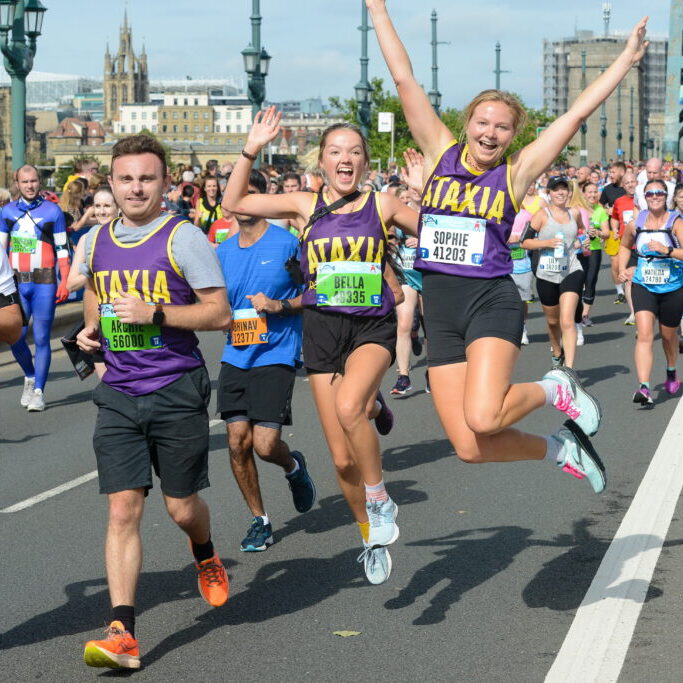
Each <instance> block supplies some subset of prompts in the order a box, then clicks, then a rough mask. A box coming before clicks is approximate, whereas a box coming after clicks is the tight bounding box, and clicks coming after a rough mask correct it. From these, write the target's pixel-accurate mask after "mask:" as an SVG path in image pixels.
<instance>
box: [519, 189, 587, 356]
mask: <svg viewBox="0 0 683 683" xmlns="http://www.w3.org/2000/svg"><path fill="white" fill-rule="evenodd" d="M547 189H548V193H549V195H550V206H549V207H548V208H547V209H545V210H544V211H538V212H537V213H535V214H534V216H533V217H532V219H531V232H530V234H529V235H528V237H527V239H526V240H524V242H523V244H522V246H523V247H524V248H525V249H533V250H536V252H537V254H538V256H537V257H536V258H534V260H533V261H534V265H535V269H534V270H535V273H536V289H537V290H538V298H539V299H540V301H541V304H542V305H543V313H544V314H545V320H546V323H547V324H548V335H549V337H550V344H551V346H552V353H553V356H552V366H553V367H559V366H560V365H566V366H567V367H569V368H572V367H574V357H575V355H576V346H577V329H578V327H577V326H578V325H579V324H580V321H581V312H582V304H581V292H582V291H583V283H584V279H585V274H584V272H583V268H582V267H581V264H580V263H579V259H578V258H577V255H576V247H577V245H578V242H577V235H578V232H579V229H583V224H582V221H581V214H580V213H579V210H578V209H576V208H573V209H571V208H568V206H567V204H568V202H569V184H568V182H567V180H566V179H565V178H559V177H556V178H551V179H550V180H549V181H548V187H547Z"/></svg>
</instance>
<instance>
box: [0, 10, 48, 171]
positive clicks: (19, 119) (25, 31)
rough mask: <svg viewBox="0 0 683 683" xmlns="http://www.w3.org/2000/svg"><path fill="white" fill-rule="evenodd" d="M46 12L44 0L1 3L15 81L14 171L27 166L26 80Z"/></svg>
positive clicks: (1, 29)
mask: <svg viewBox="0 0 683 683" xmlns="http://www.w3.org/2000/svg"><path fill="white" fill-rule="evenodd" d="M46 11H47V10H46V8H45V7H43V5H42V4H41V3H40V0H0V49H2V54H3V55H4V56H5V70H6V71H7V73H8V74H9V75H10V77H11V93H12V168H13V169H14V170H16V169H18V168H21V167H22V166H23V165H24V164H25V163H26V159H25V157H26V77H27V76H28V75H29V73H30V72H31V69H32V68H33V57H34V56H35V54H36V39H37V38H38V36H39V35H40V33H41V29H42V27H43V14H44V13H45V12H46ZM10 31H11V32H12V37H11V39H10V35H9V33H10ZM26 38H28V44H27V42H26Z"/></svg>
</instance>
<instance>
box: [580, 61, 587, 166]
mask: <svg viewBox="0 0 683 683" xmlns="http://www.w3.org/2000/svg"><path fill="white" fill-rule="evenodd" d="M585 89H586V51H585V50H581V92H583V91H584V90H585ZM586 133H588V124H587V123H586V121H585V120H584V122H583V123H582V124H581V151H580V153H579V156H580V157H581V165H582V166H587V165H588V147H586Z"/></svg>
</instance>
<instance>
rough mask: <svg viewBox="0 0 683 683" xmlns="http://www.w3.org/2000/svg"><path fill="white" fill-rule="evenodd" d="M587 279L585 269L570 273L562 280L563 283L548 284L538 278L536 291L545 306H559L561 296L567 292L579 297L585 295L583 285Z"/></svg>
mask: <svg viewBox="0 0 683 683" xmlns="http://www.w3.org/2000/svg"><path fill="white" fill-rule="evenodd" d="M585 279H586V273H584V271H583V268H580V269H579V270H575V271H574V272H573V273H569V275H567V277H565V278H564V280H562V282H548V281H547V280H541V278H540V277H537V278H536V291H537V292H538V300H539V301H540V302H541V303H542V304H543V305H544V306H559V304H560V295H561V294H564V293H565V292H574V293H575V294H578V295H579V299H580V298H581V294H582V293H583V283H584V280H585Z"/></svg>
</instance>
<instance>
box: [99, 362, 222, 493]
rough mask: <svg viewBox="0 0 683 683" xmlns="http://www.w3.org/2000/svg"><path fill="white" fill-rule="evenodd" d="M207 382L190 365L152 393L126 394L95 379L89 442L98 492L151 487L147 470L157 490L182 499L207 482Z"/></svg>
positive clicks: (201, 371)
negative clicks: (93, 418) (95, 409)
mask: <svg viewBox="0 0 683 683" xmlns="http://www.w3.org/2000/svg"><path fill="white" fill-rule="evenodd" d="M210 399H211V382H210V380H209V375H208V373H207V372H206V368H205V367H200V368H195V369H194V370H191V371H190V372H188V373H186V374H185V375H183V376H182V377H181V378H180V379H177V380H176V381H175V382H172V383H171V384H169V385H168V386H165V387H163V388H161V389H158V390H157V391H154V392H152V393H151V394H145V395H144V396H129V395H128V394H124V393H123V392H121V391H117V390H116V389H112V388H111V387H110V386H108V385H107V384H105V383H104V382H100V383H99V384H98V385H97V387H96V388H95V390H94V391H93V401H94V402H95V405H96V406H97V407H98V409H99V410H98V413H97V422H96V423H95V434H94V436H93V446H94V448H95V456H96V458H97V471H98V474H99V479H100V493H116V492H117V491H128V490H131V489H138V488H144V489H151V488H152V468H154V471H155V473H156V475H157V476H158V477H159V479H160V482H161V490H162V491H163V492H164V493H165V494H166V495H168V496H171V497H173V498H187V497H188V496H190V495H192V494H193V493H195V492H196V491H199V490H200V489H203V488H206V487H207V486H208V485H209V477H208V455H209V415H208V412H207V407H208V405H209V400H210Z"/></svg>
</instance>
